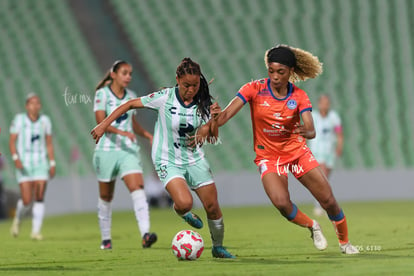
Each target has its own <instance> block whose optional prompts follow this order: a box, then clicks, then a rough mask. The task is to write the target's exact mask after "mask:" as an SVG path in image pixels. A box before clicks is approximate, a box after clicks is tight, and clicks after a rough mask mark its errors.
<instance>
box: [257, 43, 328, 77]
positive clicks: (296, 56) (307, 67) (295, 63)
mask: <svg viewBox="0 0 414 276" xmlns="http://www.w3.org/2000/svg"><path fill="white" fill-rule="evenodd" d="M272 62H278V63H281V64H284V65H286V66H289V67H293V68H294V72H293V74H292V75H291V76H290V79H289V80H290V81H291V82H296V81H304V80H306V79H309V78H311V79H313V78H316V77H317V76H318V75H320V74H321V73H322V62H320V61H319V59H318V57H317V56H314V55H313V54H311V53H310V52H307V51H305V50H302V49H300V48H293V47H290V46H287V45H277V46H275V47H273V48H271V49H269V50H267V51H266V53H265V64H266V67H269V64H270V63H272Z"/></svg>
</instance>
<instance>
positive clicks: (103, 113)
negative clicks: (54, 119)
mask: <svg viewBox="0 0 414 276" xmlns="http://www.w3.org/2000/svg"><path fill="white" fill-rule="evenodd" d="M131 75H132V66H131V65H130V64H128V63H127V62H125V61H116V62H115V63H114V64H113V65H112V67H111V69H110V71H109V72H108V73H107V75H106V76H105V78H104V79H103V80H102V81H101V82H100V83H99V84H98V86H97V87H96V94H95V101H94V102H95V103H94V112H95V118H96V122H97V123H100V122H102V121H103V120H104V119H105V118H106V117H107V116H108V115H109V114H110V113H111V112H112V111H113V110H114V109H115V108H117V107H118V106H120V105H121V104H123V103H125V102H127V101H128V100H130V99H134V98H136V95H135V93H134V92H132V91H131V90H129V89H127V86H128V84H129V83H130V81H131ZM134 132H135V133H136V134H138V135H140V136H142V137H145V138H147V139H149V141H150V143H152V134H150V133H149V132H148V131H146V130H145V129H144V128H142V126H141V125H140V124H138V122H137V121H136V120H135V116H134V112H133V111H131V112H128V113H125V114H123V115H122V116H119V117H117V118H116V120H115V122H113V123H112V124H111V125H110V126H108V128H107V129H106V132H105V133H104V134H103V136H102V139H101V140H100V141H99V143H97V145H96V148H95V153H94V156H93V166H94V168H95V172H96V174H97V177H98V182H99V199H98V218H99V227H100V230H101V239H102V243H101V249H112V237H111V225H112V205H111V201H112V199H113V196H114V188H115V180H116V177H117V176H118V175H119V176H120V177H121V179H122V180H123V181H124V182H125V185H126V186H127V188H128V190H129V192H130V194H131V197H132V202H133V207H134V212H135V217H136V219H137V222H138V228H139V230H140V233H141V238H142V246H143V247H144V248H148V247H151V245H152V244H153V243H154V242H156V241H157V235H156V234H155V233H150V216H149V208H148V202H147V198H146V195H145V192H144V179H143V175H142V165H141V159H140V153H139V150H140V147H139V145H138V144H137V141H136V136H135V134H134Z"/></svg>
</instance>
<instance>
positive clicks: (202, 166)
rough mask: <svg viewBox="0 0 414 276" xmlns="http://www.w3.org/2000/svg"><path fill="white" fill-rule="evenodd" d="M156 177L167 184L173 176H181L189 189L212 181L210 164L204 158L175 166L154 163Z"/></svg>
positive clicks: (195, 188)
mask: <svg viewBox="0 0 414 276" xmlns="http://www.w3.org/2000/svg"><path fill="white" fill-rule="evenodd" d="M155 170H156V171H157V174H158V177H159V178H160V180H161V182H162V183H163V184H164V187H165V186H167V184H168V182H170V181H171V180H172V179H174V178H177V177H178V178H182V179H184V180H185V181H186V182H187V185H188V187H189V188H190V189H191V190H197V189H198V188H200V187H203V186H206V185H209V184H212V183H214V180H213V174H212V173H211V170H210V165H209V164H208V162H207V160H206V159H201V160H199V161H197V163H196V164H194V165H186V166H177V165H175V164H163V165H155Z"/></svg>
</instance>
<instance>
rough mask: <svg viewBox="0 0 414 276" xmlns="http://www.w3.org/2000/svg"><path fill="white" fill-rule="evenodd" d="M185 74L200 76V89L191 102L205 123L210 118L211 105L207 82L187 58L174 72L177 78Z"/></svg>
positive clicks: (195, 63)
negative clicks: (194, 103)
mask: <svg viewBox="0 0 414 276" xmlns="http://www.w3.org/2000/svg"><path fill="white" fill-rule="evenodd" d="M186 74H191V75H199V76H200V88H199V90H198V92H197V94H196V95H195V96H194V99H193V100H194V101H195V102H196V104H197V111H198V112H199V113H200V115H201V117H202V118H203V119H204V120H206V121H207V120H208V119H209V117H210V105H211V104H212V101H211V99H212V97H211V95H210V90H209V87H208V82H207V80H206V78H205V77H204V75H203V74H202V73H201V68H200V65H199V64H198V63H197V62H194V61H193V60H192V59H191V58H188V57H186V58H183V60H182V61H181V63H180V64H179V65H178V67H177V70H176V75H177V77H179V78H181V77H182V76H184V75H186Z"/></svg>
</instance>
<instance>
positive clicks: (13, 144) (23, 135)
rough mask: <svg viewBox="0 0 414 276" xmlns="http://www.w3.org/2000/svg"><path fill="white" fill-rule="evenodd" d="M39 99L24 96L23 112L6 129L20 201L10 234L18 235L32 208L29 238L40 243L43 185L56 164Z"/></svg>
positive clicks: (48, 125)
mask: <svg viewBox="0 0 414 276" xmlns="http://www.w3.org/2000/svg"><path fill="white" fill-rule="evenodd" d="M41 108H42V105H41V102H40V98H39V97H38V96H37V95H36V94H34V93H30V94H28V95H27V97H26V111H27V112H26V113H20V114H17V115H16V116H15V117H14V119H13V122H12V124H11V126H10V140H9V147H10V152H11V154H12V159H13V161H14V165H15V167H16V178H17V182H18V183H19V186H20V193H21V199H19V200H18V201H17V208H16V216H15V217H14V219H13V224H12V227H11V230H10V231H11V234H12V235H13V236H15V237H17V236H18V234H19V228H20V223H21V219H22V217H23V215H24V214H25V213H26V212H27V211H28V210H29V209H30V204H31V203H32V199H33V195H34V203H33V206H32V232H31V238H32V239H34V240H42V239H43V237H42V234H41V233H40V230H41V227H42V223H43V218H44V214H45V205H44V196H45V191H46V183H47V181H48V179H49V177H50V178H52V177H53V176H54V175H55V167H56V162H55V158H54V150H53V143H52V124H51V122H50V119H49V117H48V116H46V115H44V114H41V113H40V110H41ZM48 160H49V161H48Z"/></svg>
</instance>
